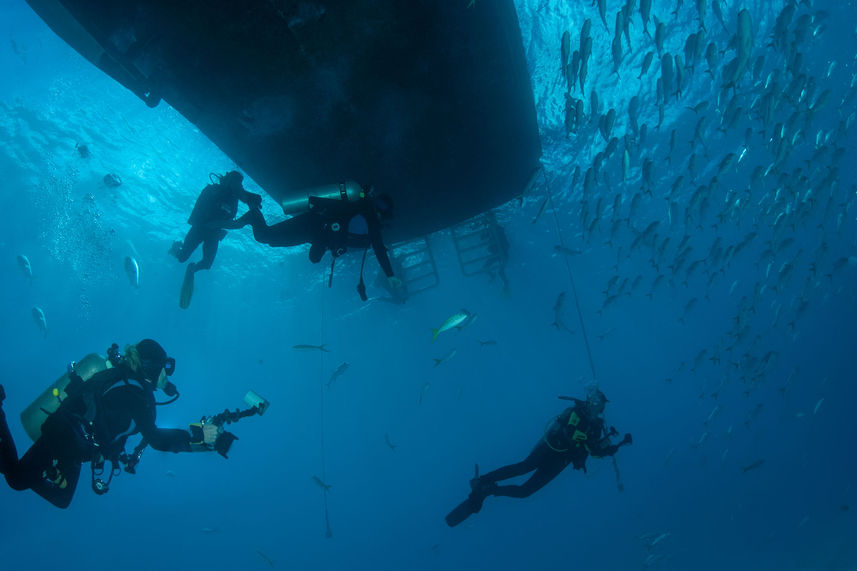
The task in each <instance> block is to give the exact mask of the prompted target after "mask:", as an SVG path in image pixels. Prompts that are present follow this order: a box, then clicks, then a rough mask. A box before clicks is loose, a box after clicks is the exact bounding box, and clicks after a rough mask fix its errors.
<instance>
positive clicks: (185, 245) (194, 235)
mask: <svg viewBox="0 0 857 571" xmlns="http://www.w3.org/2000/svg"><path fill="white" fill-rule="evenodd" d="M204 239H205V232H203V231H202V229H200V228H199V227H198V226H191V227H190V230H188V231H187V235H186V236H185V238H184V242H182V243H181V246H180V247H179V248H178V250H177V251H173V250H170V252H171V253H172V254H174V255H175V257H176V259H177V260H178V261H179V263H181V264H183V263H185V262H186V261H187V260H188V258H190V255H191V254H193V252H194V250H196V249H197V248H198V247H199V245H200V244H202V241H203V240H204Z"/></svg>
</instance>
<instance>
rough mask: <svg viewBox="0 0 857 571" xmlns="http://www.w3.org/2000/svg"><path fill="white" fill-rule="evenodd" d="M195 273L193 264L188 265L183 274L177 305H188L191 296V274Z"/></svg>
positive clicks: (183, 306)
mask: <svg viewBox="0 0 857 571" xmlns="http://www.w3.org/2000/svg"><path fill="white" fill-rule="evenodd" d="M195 273H196V272H194V268H193V264H190V265H188V267H187V271H185V274H184V281H183V282H182V291H181V294H180V295H179V307H181V308H182V309H187V308H188V307H190V300H191V298H192V297H193V275H194V274H195Z"/></svg>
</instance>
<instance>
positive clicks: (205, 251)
mask: <svg viewBox="0 0 857 571" xmlns="http://www.w3.org/2000/svg"><path fill="white" fill-rule="evenodd" d="M217 232H218V233H217V234H214V235H213V236H208V237H207V238H206V239H205V241H204V242H203V243H202V259H201V260H200V261H198V262H196V263H194V264H192V265H193V271H194V272H198V271H200V270H208V269H211V265H212V264H214V257H215V256H216V255H217V245H218V244H220V234H219V231H217Z"/></svg>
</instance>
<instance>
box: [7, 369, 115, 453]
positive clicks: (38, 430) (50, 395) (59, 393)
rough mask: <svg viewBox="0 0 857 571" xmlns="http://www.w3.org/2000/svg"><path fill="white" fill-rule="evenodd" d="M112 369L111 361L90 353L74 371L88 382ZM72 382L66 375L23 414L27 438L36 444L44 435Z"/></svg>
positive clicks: (47, 389)
mask: <svg viewBox="0 0 857 571" xmlns="http://www.w3.org/2000/svg"><path fill="white" fill-rule="evenodd" d="M111 367H112V364H111V363H110V361H109V360H107V359H106V358H104V357H102V356H101V355H97V354H95V353H90V354H89V355H87V356H86V357H84V358H83V359H81V360H80V361H78V362H77V364H76V365H75V367H74V370H75V372H76V373H77V374H78V375H80V377H81V378H82V379H83V380H84V381H88V380H89V379H90V378H92V376H93V375H95V374H96V373H100V372H101V371H104V370H105V369H109V368H111ZM70 382H71V378H70V377H69V374H68V373H67V372H66V373H64V374H63V375H62V376H61V377H60V378H58V379H57V380H56V381H54V383H53V384H52V385H51V386H49V387H48V388H46V389H45V390H44V392H42V394H41V395H39V397H38V398H37V399H36V400H34V401H33V402H32V403H30V405H29V406H28V407H27V408H25V409H24V411H23V412H22V413H21V424H23V425H24V430H26V431H27V436H29V437H30V438H31V439H32V440H33V441H34V442H35V441H36V440H38V439H39V437H40V436H41V435H42V424H44V422H45V420H47V418H48V417H49V416H50V415H52V414H53V413H55V412H56V411H57V409H58V408H59V407H60V404H61V403H62V401H63V400H65V398H66V397H67V396H68V394H66V392H65V389H66V387H67V386H68V384H69V383H70Z"/></svg>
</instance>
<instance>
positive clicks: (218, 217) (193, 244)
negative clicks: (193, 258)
mask: <svg viewBox="0 0 857 571" xmlns="http://www.w3.org/2000/svg"><path fill="white" fill-rule="evenodd" d="M239 200H240V201H241V202H243V203H245V204H246V205H247V206H248V207H250V208H256V209H258V208H260V207H261V205H262V197H261V196H259V195H258V194H254V193H252V192H248V191H246V190H244V189H243V188H242V187H241V186H236V185H226V184H221V183H218V184H209V185H208V186H206V187H205V188H204V189H203V190H202V192H201V193H200V195H199V198H197V199H196V204H195V205H194V207H193V211H192V212H191V213H190V218H188V220H187V222H188V224H190V230H188V233H187V235H186V236H185V239H184V242H183V243H182V245H181V248H179V250H178V252H176V258H178V260H179V262H180V263H184V262H186V261H187V259H188V258H190V255H191V254H193V252H194V250H196V249H197V248H198V247H199V245H200V244H202V260H200V261H199V262H197V263H195V264H194V270H195V271H199V270H207V269H209V268H211V265H212V264H213V263H214V257H215V256H216V255H217V246H218V244H219V243H220V240H222V239H223V238H224V237H225V236H226V232H225V230H227V229H232V228H237V227H240V226H236V225H235V222H234V219H235V214H236V213H237V212H238V201H239Z"/></svg>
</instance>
